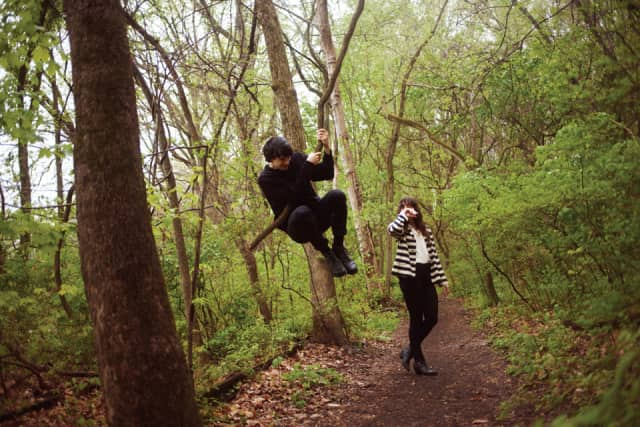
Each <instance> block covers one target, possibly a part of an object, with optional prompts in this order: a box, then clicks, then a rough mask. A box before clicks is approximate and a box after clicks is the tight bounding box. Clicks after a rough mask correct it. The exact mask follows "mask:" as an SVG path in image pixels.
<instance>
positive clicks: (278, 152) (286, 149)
mask: <svg viewBox="0 0 640 427" xmlns="http://www.w3.org/2000/svg"><path fill="white" fill-rule="evenodd" d="M262 154H264V158H265V160H266V161H267V162H270V161H271V160H273V159H277V158H279V157H291V155H292V154H293V149H292V148H291V145H289V142H288V141H287V140H286V138H284V137H282V136H272V137H271V138H269V139H267V142H265V143H264V147H262Z"/></svg>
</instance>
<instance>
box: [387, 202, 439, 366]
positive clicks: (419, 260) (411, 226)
mask: <svg viewBox="0 0 640 427" xmlns="http://www.w3.org/2000/svg"><path fill="white" fill-rule="evenodd" d="M387 231H388V232H389V234H391V235H392V236H393V237H395V238H396V239H397V240H398V250H397V252H396V257H395V259H394V261H393V268H392V270H391V273H392V274H394V275H395V276H398V278H399V280H400V289H402V295H403V296H404V301H405V303H406V305H407V309H408V311H409V347H405V348H403V349H402V351H401V352H400V358H401V360H402V366H403V367H404V368H405V369H406V370H407V371H409V365H410V363H411V359H413V370H414V371H415V373H416V374H418V375H437V372H436V371H435V370H433V369H432V368H430V367H429V365H428V364H427V361H426V360H425V358H424V355H423V354H422V348H421V344H422V341H423V340H424V339H425V338H426V337H427V335H429V332H431V329H433V327H434V326H435V325H436V323H437V322H438V294H437V292H436V289H435V286H434V285H439V286H443V287H444V291H443V295H444V296H445V297H446V296H447V295H448V293H449V283H448V282H447V278H446V276H445V275H444V270H443V269H442V265H441V264H440V259H439V258H438V253H437V252H436V245H435V241H434V239H433V234H432V233H431V230H430V229H428V228H427V227H426V225H425V224H424V221H423V219H422V213H421V212H420V207H419V205H418V201H417V200H416V199H413V198H411V197H404V198H403V199H402V200H400V206H399V207H398V216H397V217H396V219H395V220H393V221H392V222H391V224H389V226H388V227H387Z"/></svg>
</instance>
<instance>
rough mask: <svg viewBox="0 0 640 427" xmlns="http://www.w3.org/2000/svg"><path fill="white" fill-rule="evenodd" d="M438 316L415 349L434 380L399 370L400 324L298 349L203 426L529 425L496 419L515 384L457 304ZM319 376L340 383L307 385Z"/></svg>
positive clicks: (516, 415)
mask: <svg viewBox="0 0 640 427" xmlns="http://www.w3.org/2000/svg"><path fill="white" fill-rule="evenodd" d="M439 311H440V313H439V322H438V324H437V325H436V327H435V328H434V329H433V331H432V332H431V334H430V335H429V337H427V339H426V340H425V342H424V343H423V351H424V353H425V356H426V358H427V361H428V363H429V365H430V366H432V367H433V368H435V369H436V370H437V371H438V375H437V376H418V375H415V374H414V373H413V372H407V371H406V370H404V368H403V367H402V365H401V364H400V358H399V353H400V349H401V348H402V347H403V346H404V345H406V343H407V338H406V336H407V320H406V319H405V320H403V322H402V323H401V324H400V326H399V327H398V329H397V330H396V332H395V333H394V335H393V337H392V339H391V340H390V341H388V342H380V341H374V342H365V343H363V345H362V346H360V347H349V348H335V347H327V346H323V345H317V344H308V345H306V346H305V347H304V349H302V350H300V351H299V352H298V353H297V354H296V355H295V356H294V357H292V358H290V359H287V360H285V361H283V363H281V364H280V365H279V366H277V367H272V368H270V369H269V370H267V371H264V372H262V373H261V374H259V375H258V376H257V377H256V378H255V379H254V380H253V381H252V382H248V383H245V384H243V385H242V386H241V388H240V391H239V393H238V395H237V396H236V398H235V399H234V401H233V402H232V403H231V404H230V405H225V406H223V407H221V408H219V409H220V410H219V411H217V414H215V415H214V417H213V418H212V419H211V420H210V421H211V424H210V425H214V426H226V425H238V424H240V425H249V426H252V425H253V426H271V425H274V426H294V425H295V426H299V425H309V426H336V427H337V426H349V427H355V426H474V425H475V426H518V425H519V426H530V425H532V424H533V423H534V422H535V420H536V419H537V418H544V417H543V416H542V415H539V414H535V413H534V412H533V410H532V409H531V408H519V409H517V410H515V411H510V412H508V413H506V414H502V416H499V414H500V412H501V410H500V403H501V402H502V401H504V400H506V399H508V398H509V397H510V396H512V395H513V394H514V393H515V392H516V390H517V381H516V380H515V379H513V378H512V377H510V376H509V375H507V374H506V373H505V371H506V367H507V363H506V362H505V361H504V360H503V359H502V358H501V357H500V356H499V355H498V354H496V353H495V352H494V351H493V350H492V349H491V348H490V347H489V346H488V343H487V341H486V339H485V337H484V336H483V334H482V333H481V332H479V331H477V330H474V329H472V327H471V326H470V322H471V315H470V313H468V312H467V311H465V310H464V308H463V307H462V303H461V302H460V301H458V300H455V299H454V298H451V297H450V298H449V299H443V298H441V300H440V309H439ZM305 367H306V371H305ZM327 370H330V371H331V372H334V371H337V372H339V373H340V375H341V378H342V379H341V380H340V381H339V382H336V383H334V384H330V385H323V386H314V379H315V380H318V378H319V377H320V376H321V374H322V373H323V372H325V373H326V372H327ZM296 372H297V375H296V374H295V373H296ZM302 372H307V374H306V375H304V374H302ZM314 373H315V374H314ZM292 377H293V378H294V379H295V378H297V379H298V380H297V381H294V380H292ZM287 378H289V379H287ZM315 382H316V383H317V382H318V381H315ZM305 383H306V387H305ZM225 418H226V419H225ZM216 419H217V420H218V421H213V420H216ZM221 419H225V421H220V420H221Z"/></svg>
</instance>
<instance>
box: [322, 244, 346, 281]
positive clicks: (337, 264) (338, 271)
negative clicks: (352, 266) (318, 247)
mask: <svg viewBox="0 0 640 427" xmlns="http://www.w3.org/2000/svg"><path fill="white" fill-rule="evenodd" d="M322 255H324V258H325V259H326V260H327V262H328V263H329V268H330V269H331V274H333V277H342V276H344V275H345V274H347V270H345V268H344V265H342V261H340V260H339V259H338V257H337V256H336V254H334V253H333V251H332V250H331V249H327V250H326V251H322Z"/></svg>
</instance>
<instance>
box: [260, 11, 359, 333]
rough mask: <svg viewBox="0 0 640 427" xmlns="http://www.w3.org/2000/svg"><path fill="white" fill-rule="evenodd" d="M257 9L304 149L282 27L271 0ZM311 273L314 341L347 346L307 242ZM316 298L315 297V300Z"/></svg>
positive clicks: (324, 267) (281, 98)
mask: <svg viewBox="0 0 640 427" xmlns="http://www.w3.org/2000/svg"><path fill="white" fill-rule="evenodd" d="M256 12H257V14H258V20H259V22H260V25H261V26H262V31H263V33H264V38H265V43H266V46H267V54H268V56H269V67H270V70H271V80H272V88H273V92H274V95H275V97H276V105H277V106H278V110H279V111H280V118H281V120H282V127H283V129H284V135H285V137H286V138H287V140H289V142H290V143H291V145H292V146H293V149H294V150H297V151H304V150H305V142H304V128H303V126H302V117H301V115H300V107H299V105H298V97H297V95H296V91H295V89H294V87H293V80H292V76H291V71H290V70H289V63H288V61H287V55H286V50H285V47H284V41H283V38H282V30H281V27H280V22H279V20H278V15H277V13H276V9H275V7H274V5H273V3H272V2H271V0H256ZM304 250H305V253H306V255H307V261H308V264H309V270H310V273H311V295H312V296H313V297H312V303H313V313H314V315H313V332H312V336H311V339H312V340H313V341H317V342H322V343H325V344H335V345H344V344H346V343H347V342H348V339H347V336H346V334H345V328H344V319H343V318H342V313H341V312H340V308H339V307H338V304H337V303H336V300H335V294H336V290H335V283H334V281H333V276H332V275H331V272H330V271H329V266H328V264H327V262H326V261H325V260H324V258H323V257H322V256H321V255H320V254H319V253H318V252H317V251H316V250H315V249H314V248H313V246H312V245H311V244H310V243H307V244H305V245H304ZM314 298H315V299H314Z"/></svg>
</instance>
